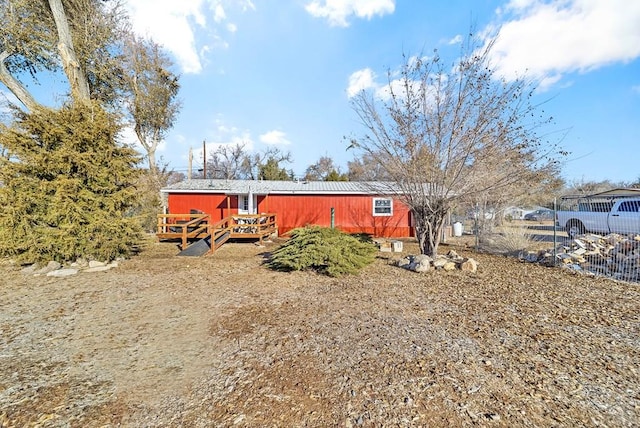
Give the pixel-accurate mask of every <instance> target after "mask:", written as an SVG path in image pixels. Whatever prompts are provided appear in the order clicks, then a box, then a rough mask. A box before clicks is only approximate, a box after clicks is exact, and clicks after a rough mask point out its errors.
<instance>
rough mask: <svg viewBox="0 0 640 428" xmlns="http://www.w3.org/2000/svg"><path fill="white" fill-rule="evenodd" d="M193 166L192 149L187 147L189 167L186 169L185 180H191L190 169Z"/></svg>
mask: <svg viewBox="0 0 640 428" xmlns="http://www.w3.org/2000/svg"><path fill="white" fill-rule="evenodd" d="M192 168H193V149H192V148H191V147H189V169H188V170H187V180H189V181H191V170H192Z"/></svg>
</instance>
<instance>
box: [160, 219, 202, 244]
mask: <svg viewBox="0 0 640 428" xmlns="http://www.w3.org/2000/svg"><path fill="white" fill-rule="evenodd" d="M209 223H210V221H209V214H158V224H157V232H156V236H157V237H158V239H178V238H179V239H180V240H181V241H182V248H186V247H187V245H188V244H189V241H190V240H194V239H200V238H202V237H204V236H206V235H207V234H208V232H209Z"/></svg>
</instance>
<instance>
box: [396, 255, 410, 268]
mask: <svg viewBox="0 0 640 428" xmlns="http://www.w3.org/2000/svg"><path fill="white" fill-rule="evenodd" d="M410 264H411V256H407V257H404V258H401V259H400V260H398V262H397V263H396V265H397V266H398V267H404V268H406V267H407V266H409V265H410Z"/></svg>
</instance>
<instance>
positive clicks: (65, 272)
mask: <svg viewBox="0 0 640 428" xmlns="http://www.w3.org/2000/svg"><path fill="white" fill-rule="evenodd" d="M77 273H78V269H73V268H69V269H57V270H52V271H51V272H49V273H47V276H53V277H56V278H64V277H67V276H72V275H75V274H77Z"/></svg>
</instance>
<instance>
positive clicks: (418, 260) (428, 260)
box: [413, 254, 433, 263]
mask: <svg viewBox="0 0 640 428" xmlns="http://www.w3.org/2000/svg"><path fill="white" fill-rule="evenodd" d="M413 261H414V262H415V263H431V262H432V261H433V259H432V258H431V257H429V256H427V255H426V254H418V255H417V256H414V257H413Z"/></svg>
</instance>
